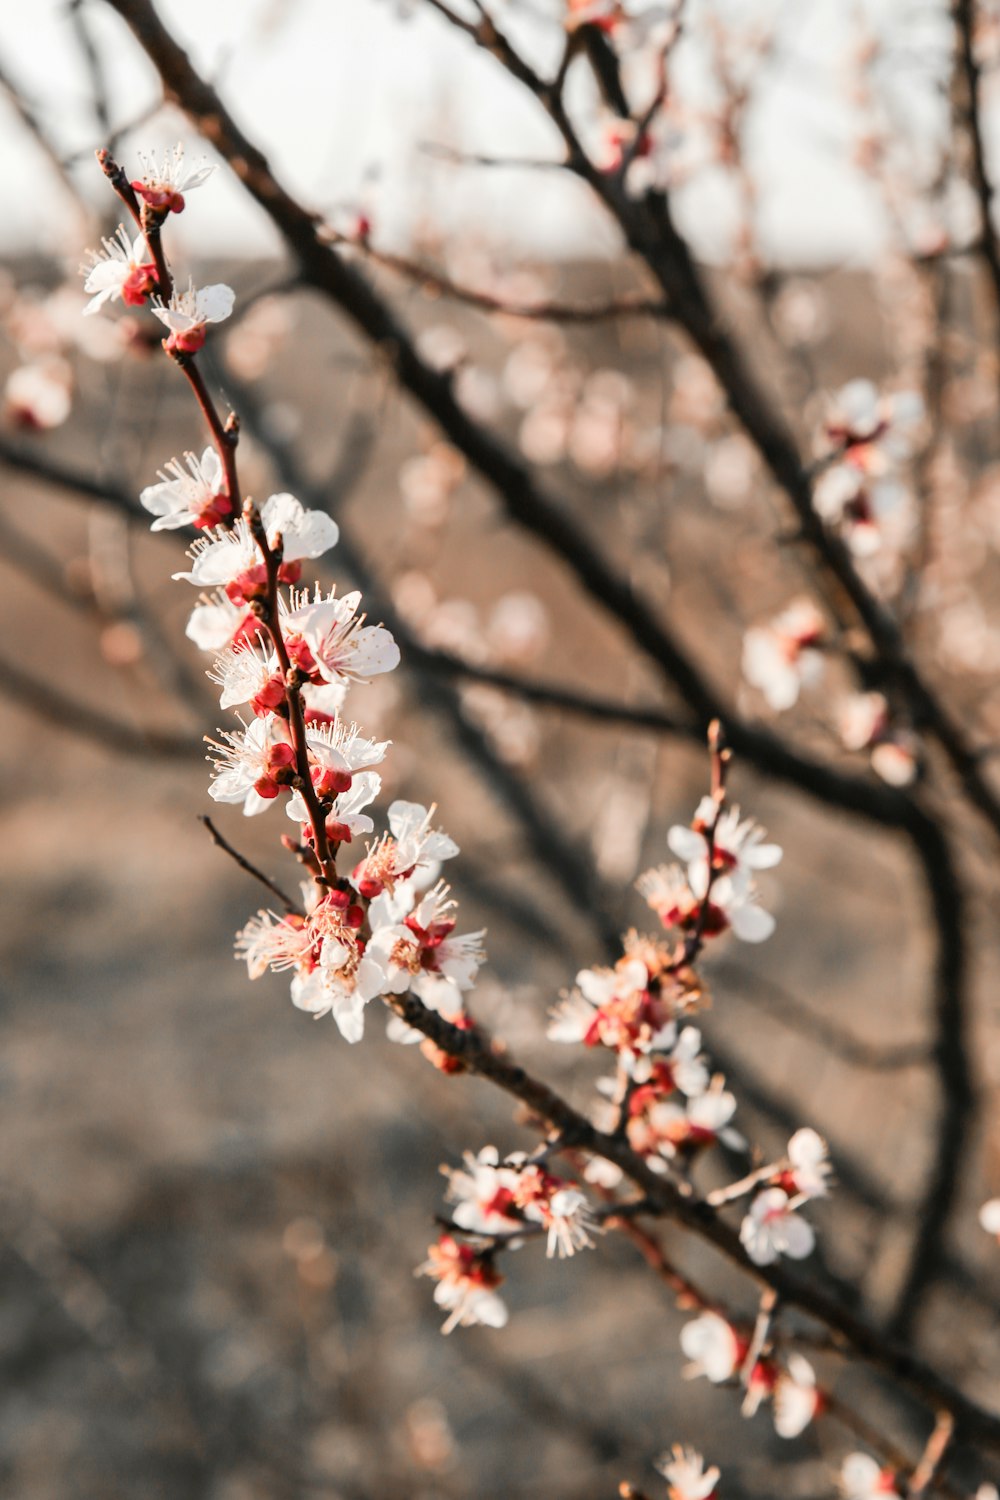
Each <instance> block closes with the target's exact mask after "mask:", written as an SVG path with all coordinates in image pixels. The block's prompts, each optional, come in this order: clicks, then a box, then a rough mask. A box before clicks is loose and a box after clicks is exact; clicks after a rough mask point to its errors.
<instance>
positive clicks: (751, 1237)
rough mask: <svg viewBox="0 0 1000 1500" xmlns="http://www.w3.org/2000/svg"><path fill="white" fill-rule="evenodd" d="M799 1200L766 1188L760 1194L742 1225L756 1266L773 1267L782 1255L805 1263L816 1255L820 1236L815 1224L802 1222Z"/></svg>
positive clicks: (774, 1189)
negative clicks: (817, 1241)
mask: <svg viewBox="0 0 1000 1500" xmlns="http://www.w3.org/2000/svg"><path fill="white" fill-rule="evenodd" d="M797 1206H798V1201H797V1200H796V1199H794V1198H790V1197H789V1196H788V1194H787V1193H786V1192H785V1190H784V1189H783V1188H765V1189H764V1191H763V1192H762V1193H758V1194H757V1197H756V1198H755V1199H754V1201H753V1203H752V1204H751V1205H750V1211H749V1213H748V1214H747V1215H746V1218H745V1219H744V1220H743V1223H742V1224H741V1225H740V1240H741V1241H742V1243H743V1247H744V1249H745V1250H746V1252H747V1255H748V1256H749V1257H750V1259H751V1260H752V1261H753V1263H754V1265H755V1266H770V1265H773V1264H774V1262H775V1261H776V1260H777V1259H778V1257H779V1256H781V1255H787V1256H789V1257H790V1259H792V1260H803V1259H804V1258H805V1256H807V1255H809V1254H811V1253H812V1250H813V1247H814V1246H815V1244H816V1236H815V1234H814V1233H813V1228H812V1225H811V1224H809V1223H807V1222H806V1220H805V1219H800V1218H799V1217H798V1215H797V1214H796V1212H795V1210H796V1207H797Z"/></svg>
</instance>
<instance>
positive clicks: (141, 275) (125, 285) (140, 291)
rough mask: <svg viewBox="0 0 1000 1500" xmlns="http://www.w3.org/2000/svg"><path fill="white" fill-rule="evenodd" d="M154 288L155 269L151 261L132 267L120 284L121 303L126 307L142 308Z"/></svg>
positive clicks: (155, 285) (155, 281)
mask: <svg viewBox="0 0 1000 1500" xmlns="http://www.w3.org/2000/svg"><path fill="white" fill-rule="evenodd" d="M156 287H157V280H156V267H155V265H154V264H153V262H152V261H151V260H150V261H143V262H142V264H141V265H138V266H133V267H132V269H131V271H129V273H128V275H127V276H126V278H125V280H124V281H123V282H122V301H123V302H124V303H125V304H126V306H128V307H142V305H143V304H144V302H145V301H146V298H147V297H150V296H152V294H153V292H155V291H156Z"/></svg>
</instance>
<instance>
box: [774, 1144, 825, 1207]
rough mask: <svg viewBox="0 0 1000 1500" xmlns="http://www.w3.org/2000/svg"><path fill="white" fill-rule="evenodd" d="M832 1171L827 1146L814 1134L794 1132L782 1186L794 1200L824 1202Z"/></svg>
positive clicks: (789, 1145)
mask: <svg viewBox="0 0 1000 1500" xmlns="http://www.w3.org/2000/svg"><path fill="white" fill-rule="evenodd" d="M832 1171H833V1168H832V1167H831V1165H830V1161H829V1158H828V1155H827V1145H826V1141H824V1139H823V1137H822V1136H821V1135H818V1134H817V1133H816V1131H815V1130H809V1129H803V1130H797V1131H796V1132H795V1134H794V1135H793V1136H792V1138H791V1140H790V1141H789V1142H788V1167H787V1168H786V1170H785V1171H784V1172H783V1173H782V1177H781V1183H782V1186H783V1187H785V1188H786V1189H787V1190H788V1191H789V1192H790V1193H791V1194H792V1195H793V1196H795V1195H796V1194H799V1195H801V1196H802V1197H803V1198H825V1197H826V1195H827V1192H828V1190H829V1180H830V1174H831V1173H832Z"/></svg>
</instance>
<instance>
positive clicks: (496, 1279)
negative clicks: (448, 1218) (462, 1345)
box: [417, 1234, 507, 1333]
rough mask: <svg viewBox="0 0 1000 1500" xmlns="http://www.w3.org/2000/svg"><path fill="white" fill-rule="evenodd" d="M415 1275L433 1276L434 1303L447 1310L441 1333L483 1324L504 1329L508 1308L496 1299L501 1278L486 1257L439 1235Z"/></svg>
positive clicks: (469, 1247) (446, 1235)
mask: <svg viewBox="0 0 1000 1500" xmlns="http://www.w3.org/2000/svg"><path fill="white" fill-rule="evenodd" d="M417 1275H418V1276H432V1277H433V1278H434V1280H435V1281H436V1282H437V1286H436V1287H435V1288H434V1301H435V1302H436V1303H437V1304H438V1306H439V1307H444V1308H447V1309H448V1313H449V1316H448V1318H447V1319H446V1321H445V1324H444V1326H443V1328H442V1329H441V1332H442V1333H451V1331H452V1329H453V1328H468V1327H471V1326H472V1325H473V1324H475V1323H484V1324H485V1325H486V1326H487V1327H488V1328H503V1326H504V1324H505V1323H506V1322H507V1308H506V1306H505V1304H504V1302H503V1300H502V1299H501V1298H500V1297H498V1296H497V1291H496V1289H497V1287H498V1286H500V1285H501V1284H502V1283H503V1277H502V1276H501V1275H500V1272H499V1271H498V1270H497V1269H496V1267H495V1266H494V1265H493V1262H492V1261H491V1260H490V1259H489V1258H488V1257H486V1256H483V1255H480V1254H479V1253H478V1252H477V1251H475V1250H474V1249H473V1248H472V1246H471V1245H462V1244H459V1242H458V1241H457V1240H456V1239H455V1238H454V1236H452V1235H450V1234H442V1235H441V1237H440V1239H439V1240H438V1241H437V1243H436V1244H434V1245H431V1246H430V1248H429V1250H428V1252H427V1259H426V1260H425V1261H424V1263H423V1265H422V1266H419V1267H418V1268H417Z"/></svg>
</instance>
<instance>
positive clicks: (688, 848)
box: [667, 797, 782, 899]
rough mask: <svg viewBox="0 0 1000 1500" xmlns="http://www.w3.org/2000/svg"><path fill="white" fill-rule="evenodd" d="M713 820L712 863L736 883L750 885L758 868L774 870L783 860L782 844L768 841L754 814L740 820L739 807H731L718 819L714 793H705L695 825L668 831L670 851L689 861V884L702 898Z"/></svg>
mask: <svg viewBox="0 0 1000 1500" xmlns="http://www.w3.org/2000/svg"><path fill="white" fill-rule="evenodd" d="M713 823H714V824H715V834H714V838H713V843H712V862H713V867H714V868H715V870H716V871H717V872H721V873H724V874H727V875H728V876H729V877H730V879H731V880H732V881H733V883H734V885H737V886H744V887H747V886H749V885H750V884H751V882H752V881H753V877H754V873H755V872H756V871H757V870H772V869H773V868H774V866H775V865H777V864H780V863H781V857H782V850H781V848H780V846H779V845H778V844H765V843H764V842H763V840H764V837H765V834H764V830H763V828H761V827H760V826H759V825H758V824H757V823H755V822H754V821H753V819H752V818H746V819H743V820H741V819H740V810H739V808H738V807H730V808H727V809H726V810H725V811H724V812H723V813H722V814H721V815H720V816H719V818H718V822H716V805H715V803H714V802H713V800H712V798H711V797H703V798H702V800H701V802H699V804H698V807H697V810H696V811H695V815H694V818H693V820H692V826H691V827H690V828H685V827H684V826H683V825H680V824H675V825H674V827H673V828H671V829H670V832H669V833H668V834H667V843H668V845H669V846H670V849H671V852H672V853H674V854H676V855H677V858H678V859H680V860H683V862H684V863H685V864H686V865H687V876H688V884H689V885H690V887H691V890H692V892H693V893H694V895H695V896H697V897H698V898H699V899H700V898H701V897H702V896H704V894H705V891H706V890H707V888H708V830H709V829H710V828H711V827H712V825H713Z"/></svg>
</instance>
